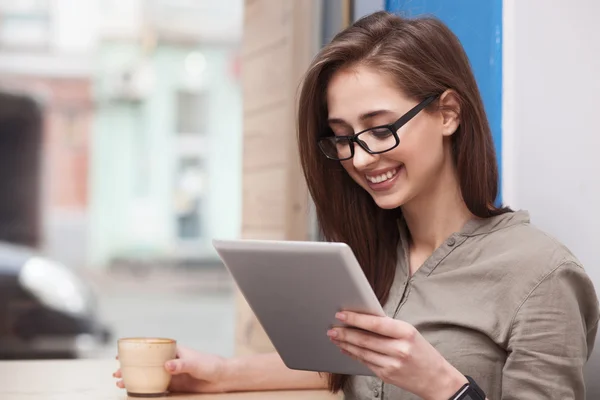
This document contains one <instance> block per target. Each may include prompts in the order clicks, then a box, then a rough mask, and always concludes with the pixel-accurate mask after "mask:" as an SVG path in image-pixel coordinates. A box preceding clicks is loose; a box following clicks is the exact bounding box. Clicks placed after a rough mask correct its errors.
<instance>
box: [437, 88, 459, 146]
mask: <svg viewBox="0 0 600 400" xmlns="http://www.w3.org/2000/svg"><path fill="white" fill-rule="evenodd" d="M439 105H440V107H439V110H440V113H441V116H442V134H443V135H444V136H451V135H452V134H454V132H456V130H457V129H458V126H459V125H460V103H459V102H458V95H457V94H456V92H455V91H453V90H450V89H449V90H446V91H445V92H444V93H442V94H441V96H440V100H439Z"/></svg>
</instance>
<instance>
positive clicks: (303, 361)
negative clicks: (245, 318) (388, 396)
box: [213, 240, 385, 375]
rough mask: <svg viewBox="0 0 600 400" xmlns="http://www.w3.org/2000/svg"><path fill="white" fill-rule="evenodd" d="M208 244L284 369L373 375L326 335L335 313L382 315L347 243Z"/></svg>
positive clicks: (239, 241)
mask: <svg viewBox="0 0 600 400" xmlns="http://www.w3.org/2000/svg"><path fill="white" fill-rule="evenodd" d="M213 245H214V247H215V249H216V250H217V252H218V253H219V255H220V256H221V259H222V260H223V262H224V263H225V266H226V267H227V269H228V270H229V271H230V273H231V275H232V276H233V279H234V280H235V282H236V283H237V285H238V287H239V288H240V290H241V292H242V294H243V295H244V297H245V298H246V301H247V302H248V304H249V305H250V308H251V309H252V311H253V312H254V313H255V315H256V317H257V318H258V320H259V322H260V323H261V325H262V326H263V328H264V329H265V331H266V333H267V335H268V336H269V339H270V340H271V342H272V343H273V345H274V346H275V348H276V350H277V352H278V353H279V355H280V356H281V358H282V359H283V361H284V363H285V364H286V365H287V366H288V367H289V368H291V369H298V370H308V371H320V372H332V373H340V374H348V375H374V374H373V372H372V371H371V370H369V369H368V368H367V367H365V366H364V365H363V364H361V363H359V362H358V361H356V360H354V359H352V358H350V357H348V356H346V355H344V354H342V353H341V352H340V351H339V349H338V348H337V346H335V345H334V344H333V343H331V342H330V341H329V338H328V337H327V330H328V329H329V328H330V327H331V326H333V325H338V326H339V325H341V323H340V322H339V321H337V320H336V319H335V313H336V312H337V311H340V310H349V311H356V312H362V313H367V314H373V315H379V316H384V315H385V313H384V311H383V309H382V308H381V305H380V304H379V301H378V300H377V297H376V296H375V293H373V290H372V289H371V286H370V285H369V283H368V281H367V279H366V278H365V275H364V273H363V272H362V270H361V268H360V266H359V264H358V262H357V260H356V258H355V257H354V254H353V253H352V250H351V249H350V247H348V246H347V245H346V244H343V243H324V242H283V241H257V240H215V241H213Z"/></svg>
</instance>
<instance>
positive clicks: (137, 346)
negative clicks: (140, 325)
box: [118, 337, 177, 397]
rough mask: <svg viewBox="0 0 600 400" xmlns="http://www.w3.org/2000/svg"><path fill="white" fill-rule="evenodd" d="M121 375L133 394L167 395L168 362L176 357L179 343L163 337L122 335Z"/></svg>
mask: <svg viewBox="0 0 600 400" xmlns="http://www.w3.org/2000/svg"><path fill="white" fill-rule="evenodd" d="M118 351H119V362H120V363H121V374H122V376H123V383H124V385H125V389H126V390H127V394H128V395H129V396H131V397H161V396H164V395H165V394H166V392H167V388H168V387H169V383H170V381H171V374H169V372H168V371H167V370H166V369H165V363H166V362H167V361H169V360H172V359H174V358H175V357H176V353H177V342H176V341H175V340H173V339H164V338H144V337H140V338H123V339H119V341H118Z"/></svg>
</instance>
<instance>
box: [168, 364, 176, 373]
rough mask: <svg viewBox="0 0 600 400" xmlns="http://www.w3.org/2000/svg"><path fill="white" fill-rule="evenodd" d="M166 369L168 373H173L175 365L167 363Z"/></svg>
mask: <svg viewBox="0 0 600 400" xmlns="http://www.w3.org/2000/svg"><path fill="white" fill-rule="evenodd" d="M167 369H168V370H169V371H175V363H173V362H168V363H167Z"/></svg>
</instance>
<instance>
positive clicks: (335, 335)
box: [327, 329, 338, 338]
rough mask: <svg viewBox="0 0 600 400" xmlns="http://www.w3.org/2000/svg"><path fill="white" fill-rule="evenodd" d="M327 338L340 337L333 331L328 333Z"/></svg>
mask: <svg viewBox="0 0 600 400" xmlns="http://www.w3.org/2000/svg"><path fill="white" fill-rule="evenodd" d="M327 336H329V337H330V338H336V337H337V336H338V333H337V332H336V331H335V330H333V329H332V330H329V331H327Z"/></svg>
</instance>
